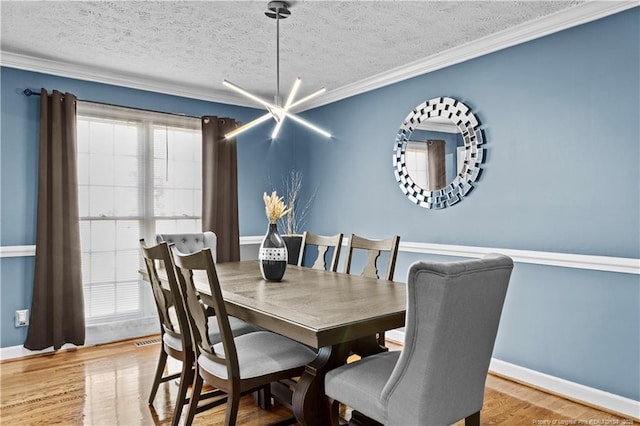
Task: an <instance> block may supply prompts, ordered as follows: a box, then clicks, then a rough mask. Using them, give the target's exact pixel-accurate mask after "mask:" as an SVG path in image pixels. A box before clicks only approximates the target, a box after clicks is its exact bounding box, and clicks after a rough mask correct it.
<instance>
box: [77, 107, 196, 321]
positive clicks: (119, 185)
mask: <svg viewBox="0 0 640 426" xmlns="http://www.w3.org/2000/svg"><path fill="white" fill-rule="evenodd" d="M77 129H78V135H77V136H78V175H79V176H78V185H79V188H78V189H79V197H78V198H79V207H80V236H81V250H82V275H83V282H84V295H85V317H86V320H87V323H88V324H92V323H99V322H109V321H114V320H122V319H127V318H139V317H143V316H147V315H152V314H153V313H152V312H153V311H152V310H153V309H155V308H154V307H153V306H154V305H153V301H152V300H146V299H147V298H148V297H150V296H151V293H150V292H149V291H148V289H147V285H146V283H144V282H143V281H142V280H141V278H140V276H139V274H138V270H139V269H140V268H142V267H144V266H143V265H144V263H143V262H142V258H141V256H140V251H139V243H138V240H139V239H140V238H145V239H146V240H147V242H148V243H149V244H151V243H155V234H156V233H174V232H176V233H178V232H200V231H201V229H202V226H201V214H202V213H201V193H202V172H201V170H202V164H201V158H202V153H201V140H202V138H201V130H200V121H199V120H198V119H195V118H188V117H180V116H175V115H170V114H161V113H151V112H146V111H139V110H134V109H128V108H119V107H111V106H105V105H100V104H94V103H88V102H78V112H77Z"/></svg>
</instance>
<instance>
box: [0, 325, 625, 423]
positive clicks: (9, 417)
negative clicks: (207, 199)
mask: <svg viewBox="0 0 640 426" xmlns="http://www.w3.org/2000/svg"><path fill="white" fill-rule="evenodd" d="M154 337H155V338H157V337H158V336H152V337H150V339H151V338H154ZM143 340H146V339H136V340H129V341H124V342H118V343H112V344H108V345H102V346H94V347H88V348H81V349H77V350H69V351H60V352H59V353H56V354H47V355H40V356H34V357H30V358H24V359H19V360H10V361H5V362H2V363H0V384H1V387H0V393H1V395H0V424H2V425H35V424H39V425H49V424H63V425H96V426H98V425H105V426H112V425H152V424H156V425H168V424H170V421H171V412H172V410H173V407H172V405H171V402H172V401H173V399H174V398H175V395H176V393H177V390H178V387H177V385H176V384H175V382H172V383H166V384H161V385H160V389H159V390H158V394H157V396H156V400H155V402H154V404H153V406H149V405H147V398H148V395H149V389H150V386H151V381H152V379H153V374H154V370H155V367H156V362H157V356H158V353H159V350H160V345H159V344H158V343H155V344H149V345H146V346H140V347H138V346H136V345H135V343H136V342H140V341H143ZM398 348H399V347H398V346H393V348H392V349H398ZM179 367H180V366H179V364H178V363H177V362H171V363H170V364H169V369H170V371H179ZM224 409H225V407H224V405H223V406H221V407H217V408H215V409H213V410H209V411H206V412H203V413H201V414H198V415H197V416H196V419H195V421H194V425H204V424H207V425H217V424H223V422H224ZM290 415H291V414H290V412H289V411H288V410H286V409H285V408H283V407H279V406H278V407H274V408H273V409H271V410H269V411H265V410H262V409H260V408H259V407H257V406H255V405H254V403H253V399H252V397H251V396H246V397H244V398H243V401H242V405H241V406H240V414H239V416H238V424H242V425H264V424H267V423H270V422H275V421H278V420H280V419H283V418H286V417H289V416H290ZM538 420H539V421H541V422H537V421H538ZM553 420H555V421H556V423H555V424H578V422H579V421H585V422H587V423H582V424H592V425H593V424H600V425H602V424H619V425H623V424H634V423H633V422H631V421H629V420H625V419H623V418H621V417H618V416H615V415H612V414H609V413H605V412H602V411H598V410H596V409H593V408H590V407H586V406H583V405H580V404H577V403H574V402H571V401H568V400H566V399H563V398H560V397H557V396H553V395H549V394H547V393H544V392H541V391H539V390H536V389H532V388H529V387H526V386H523V385H520V384H517V383H514V382H511V381H509V380H505V379H503V378H500V377H496V376H493V375H489V377H488V378H487V388H486V394H485V402H484V408H483V410H482V413H481V423H482V424H483V425H493V424H504V425H532V424H553V423H552V421H553ZM547 421H548V422H547ZM462 424H463V422H460V423H456V426H458V425H462Z"/></svg>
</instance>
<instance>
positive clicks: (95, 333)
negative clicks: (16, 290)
mask: <svg viewBox="0 0 640 426" xmlns="http://www.w3.org/2000/svg"><path fill="white" fill-rule="evenodd" d="M159 332H160V323H159V322H158V318H157V317H147V318H136V319H131V320H126V321H118V322H111V323H105V324H93V325H88V326H87V327H86V337H85V344H84V346H82V347H87V346H95V345H101V344H105V343H113V342H117V341H119V340H126V339H134V338H137V337H144V336H150V335H152V334H158V333H159ZM74 348H78V346H75V345H72V344H70V343H66V344H64V345H62V348H61V350H65V349H74ZM52 352H54V350H53V348H47V349H43V350H40V351H32V350H29V349H27V348H25V347H24V346H23V345H18V346H8V347H5V348H0V361H7V360H10V359H15V358H23V357H29V356H33V355H41V354H46V353H52Z"/></svg>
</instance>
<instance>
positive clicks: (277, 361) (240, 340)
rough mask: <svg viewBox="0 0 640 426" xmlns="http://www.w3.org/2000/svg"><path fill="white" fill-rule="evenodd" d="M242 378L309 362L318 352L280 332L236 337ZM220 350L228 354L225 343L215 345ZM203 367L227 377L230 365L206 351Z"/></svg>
mask: <svg viewBox="0 0 640 426" xmlns="http://www.w3.org/2000/svg"><path fill="white" fill-rule="evenodd" d="M234 341H235V344H236V353H237V354H238V365H239V367H240V378H241V379H249V378H253V377H260V376H265V375H268V374H272V373H276V372H278V371H283V370H289V369H292V368H298V367H302V366H304V365H306V364H309V363H310V362H311V361H313V360H314V359H315V357H316V353H315V352H314V351H312V350H311V349H309V348H307V347H306V346H304V345H302V344H300V343H298V342H295V341H293V340H291V339H288V338H286V337H284V336H280V335H279V334H275V333H271V332H268V331H257V332H254V333H249V334H244V335H242V336H239V337H236V338H235V339H234ZM213 350H214V351H215V353H216V354H219V355H220V356H224V347H223V345H222V343H218V344H217V345H214V346H213ZM198 364H200V367H201V368H203V369H205V370H206V371H208V372H209V373H211V374H213V375H214V376H217V377H220V378H222V379H227V378H228V376H227V367H226V366H225V365H223V364H219V363H216V362H214V361H212V360H210V359H209V358H207V357H206V356H205V355H200V357H199V358H198Z"/></svg>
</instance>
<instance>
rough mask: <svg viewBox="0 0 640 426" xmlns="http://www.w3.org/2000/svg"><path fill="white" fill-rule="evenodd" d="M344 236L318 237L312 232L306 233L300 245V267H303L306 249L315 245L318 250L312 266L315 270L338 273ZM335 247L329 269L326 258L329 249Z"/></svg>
mask: <svg viewBox="0 0 640 426" xmlns="http://www.w3.org/2000/svg"><path fill="white" fill-rule="evenodd" d="M342 237H343V234H336V235H333V236H324V235H316V234H312V233H311V232H305V233H304V234H303V235H302V244H301V245H300V255H299V257H298V266H302V260H303V258H304V252H305V247H306V246H307V245H314V246H317V248H318V255H317V257H316V259H315V261H314V262H313V265H312V266H311V267H312V268H313V269H321V270H329V271H332V272H337V271H338V260H339V258H340V249H341V248H342ZM330 247H333V256H332V258H331V263H330V264H329V267H327V262H326V257H327V251H329V248H330Z"/></svg>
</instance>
